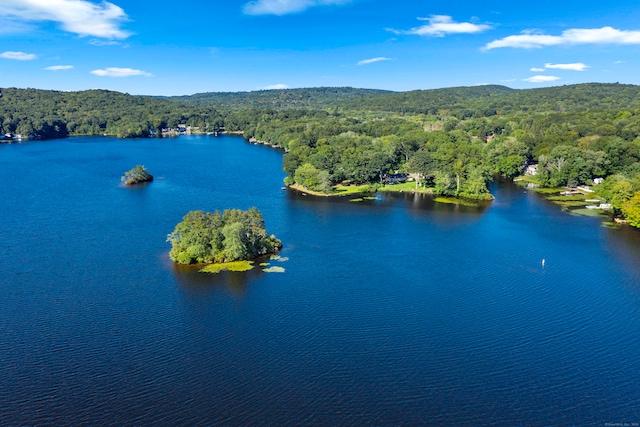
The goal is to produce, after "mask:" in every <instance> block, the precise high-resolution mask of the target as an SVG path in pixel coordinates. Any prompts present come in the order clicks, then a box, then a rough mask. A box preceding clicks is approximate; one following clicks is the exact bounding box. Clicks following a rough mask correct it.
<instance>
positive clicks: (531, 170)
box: [524, 163, 538, 176]
mask: <svg viewBox="0 0 640 427" xmlns="http://www.w3.org/2000/svg"><path fill="white" fill-rule="evenodd" d="M524 174H525V175H526V176H535V175H538V164H537V163H536V164H533V165H529V166H527V168H526V169H525V170H524Z"/></svg>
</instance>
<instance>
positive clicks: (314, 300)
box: [0, 136, 640, 426]
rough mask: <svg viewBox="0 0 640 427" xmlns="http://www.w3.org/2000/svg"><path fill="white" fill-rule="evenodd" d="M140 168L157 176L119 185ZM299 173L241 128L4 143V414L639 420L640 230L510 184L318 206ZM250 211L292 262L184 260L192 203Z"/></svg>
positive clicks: (284, 420)
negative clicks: (234, 268) (473, 201)
mask: <svg viewBox="0 0 640 427" xmlns="http://www.w3.org/2000/svg"><path fill="white" fill-rule="evenodd" d="M136 164H144V165H145V166H146V167H147V168H148V169H149V171H150V172H151V173H152V174H154V176H155V177H156V179H155V181H154V182H152V183H150V184H148V185H144V186H141V187H137V188H125V187H123V186H121V185H120V176H121V175H122V174H123V172H124V171H126V170H128V169H131V168H132V167H133V166H135V165H136ZM281 164H282V154H281V153H280V152H278V151H276V150H273V149H270V148H267V147H262V146H254V145H251V144H248V143H245V142H244V141H243V139H242V138H239V137H232V136H224V137H217V138H215V137H198V136H192V137H187V136H183V137H180V138H174V139H160V140H153V139H144V140H117V139H110V138H95V137H92V138H69V139H65V140H57V141H46V142H28V143H23V144H11V145H6V144H5V145H1V146H0V182H1V183H2V184H1V186H0V425H10V426H13V425H30V426H31V425H34V426H41V425H70V426H71V425H73V426H81V425H92V426H94V425H95V426H97V425H100V426H123V425H136V426H138V425H203V426H211V425H238V426H244V425H274V426H276V425H326V426H338V425H358V426H359V425H375V426H395V425H438V426H444V425H447V426H449V425H452V426H453V425H456V426H457V425H469V426H477V425H489V424H491V425H504V426H516V425H519V426H525V425H526V426H549V425H557V426H569V425H573V426H578V425H580V426H588V425H593V426H603V425H605V424H607V423H609V424H612V423H628V424H629V425H633V423H640V233H639V232H637V231H634V230H630V229H625V228H623V229H619V230H612V229H608V228H604V227H602V226H600V224H599V220H598V219H594V218H587V217H577V216H571V215H569V214H566V213H564V212H562V211H561V210H560V208H559V207H557V206H555V205H552V204H549V203H548V202H546V201H544V200H542V199H540V198H539V197H538V196H537V195H536V194H532V193H528V192H525V191H523V190H522V189H521V188H518V187H516V186H514V185H512V184H510V183H496V184H494V186H493V192H494V194H495V196H496V200H495V201H494V202H492V203H491V204H490V205H489V206H488V207H486V208H482V209H481V208H463V207H456V206H454V205H446V204H434V203H433V202H432V201H431V199H429V198H428V197H423V196H413V195H396V196H379V197H378V200H373V201H366V202H363V203H353V202H349V201H347V200H339V201H334V200H331V201H330V200H325V199H317V198H313V197H310V196H307V197H305V196H302V195H300V194H296V193H293V192H290V191H285V190H282V189H281V187H282V180H283V178H284V174H283V172H282V169H281ZM251 206H256V207H258V208H259V209H260V210H261V211H262V212H263V215H264V218H265V221H266V226H267V230H268V231H269V232H270V233H274V234H276V235H277V236H278V237H279V238H280V239H282V240H283V242H284V244H285V247H284V249H283V251H282V252H281V254H280V255H281V256H283V257H287V258H289V260H288V261H285V262H282V263H279V264H278V265H281V266H282V267H284V268H285V270H286V271H285V272H284V273H279V274H278V273H265V272H262V270H261V269H255V270H253V271H251V272H248V273H222V274H220V275H209V274H204V273H198V272H197V270H195V269H192V268H184V267H182V268H178V267H176V266H174V265H173V264H172V263H171V261H170V260H169V258H168V250H169V244H168V243H166V241H165V240H166V235H167V234H168V233H170V232H171V231H172V230H173V227H174V226H175V224H176V223H178V222H179V221H180V220H181V218H182V216H183V215H184V214H185V213H187V212H188V211H189V210H194V209H203V210H210V211H213V210H215V209H220V210H222V209H226V208H242V209H246V208H249V207H251ZM542 259H545V260H546V263H545V266H544V267H543V266H542V263H541V261H542Z"/></svg>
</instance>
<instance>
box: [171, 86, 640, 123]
mask: <svg viewBox="0 0 640 427" xmlns="http://www.w3.org/2000/svg"><path fill="white" fill-rule="evenodd" d="M639 95H640V86H637V85H628V84H619V83H582V84H575V85H567V86H552V87H545V88H533V89H512V88H509V87H507V86H501V85H482V86H460V87H451V88H441V89H426V90H413V91H407V92H392V91H384V90H377V89H357V88H352V87H338V88H332V87H320V88H304V89H275V90H260V91H254V92H207V93H198V94H194V95H190V96H173V97H167V98H164V99H167V100H170V101H178V102H181V103H184V104H189V105H195V106H200V107H214V108H217V109H231V110H234V109H262V108H267V109H276V110H280V109H327V108H340V109H343V110H360V111H362V110H369V111H384V112H390V113H399V114H439V113H440V112H444V113H446V112H447V111H449V110H465V109H466V110H469V116H471V114H481V115H483V116H490V115H495V114H506V113H511V112H515V111H525V112H542V111H584V110H589V109H611V108H614V109H615V108H640V97H639Z"/></svg>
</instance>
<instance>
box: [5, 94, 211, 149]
mask: <svg viewBox="0 0 640 427" xmlns="http://www.w3.org/2000/svg"><path fill="white" fill-rule="evenodd" d="M187 122H188V123H190V124H193V125H194V126H202V128H203V129H204V128H205V127H207V126H208V127H209V128H211V129H213V128H215V127H220V126H222V116H221V115H220V114H219V113H218V112H217V111H216V110H214V109H213V108H199V107H194V106H186V105H183V104H180V103H176V102H170V101H167V100H164V99H158V98H154V97H149V96H131V95H128V94H123V93H119V92H112V91H107V90H87V91H82V92H58V91H50V90H37V89H15V88H8V89H2V98H0V126H1V127H2V129H1V130H2V132H3V133H7V132H10V133H14V134H20V135H23V136H25V137H38V138H42V139H51V138H61V137H65V136H69V135H103V134H108V135H113V136H118V137H122V138H127V137H138V136H147V135H148V134H149V131H150V130H152V129H160V128H164V127H167V126H169V127H175V126H177V125H178V124H181V123H187Z"/></svg>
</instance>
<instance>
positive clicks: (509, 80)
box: [500, 79, 516, 83]
mask: <svg viewBox="0 0 640 427" xmlns="http://www.w3.org/2000/svg"><path fill="white" fill-rule="evenodd" d="M500 81H501V82H502V83H511V82H515V81H516V79H505V80H500Z"/></svg>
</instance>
